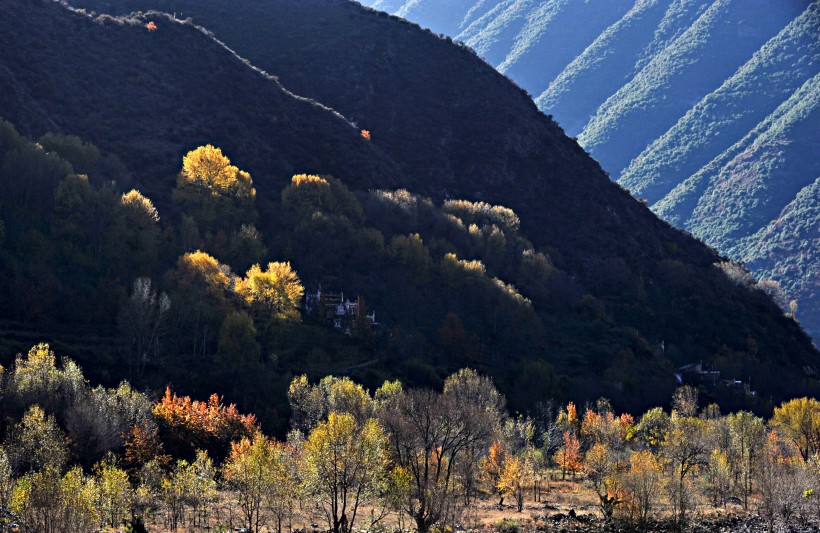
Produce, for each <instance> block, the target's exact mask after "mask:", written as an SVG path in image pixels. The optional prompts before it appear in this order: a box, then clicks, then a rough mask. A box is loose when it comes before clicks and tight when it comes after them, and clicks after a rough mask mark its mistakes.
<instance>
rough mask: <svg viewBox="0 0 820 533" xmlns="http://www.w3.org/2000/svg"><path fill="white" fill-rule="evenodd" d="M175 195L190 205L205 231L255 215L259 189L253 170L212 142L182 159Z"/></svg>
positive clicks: (180, 201) (235, 224) (244, 220)
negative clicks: (237, 163) (233, 161)
mask: <svg viewBox="0 0 820 533" xmlns="http://www.w3.org/2000/svg"><path fill="white" fill-rule="evenodd" d="M174 199H175V200H176V201H177V202H179V203H181V204H182V205H184V206H185V207H186V208H187V209H189V212H190V213H191V214H192V215H193V217H194V219H195V220H196V221H197V223H198V224H199V226H200V229H201V230H203V231H210V230H213V229H215V228H228V229H230V228H235V227H237V226H239V225H240V224H242V223H248V222H253V221H254V220H255V218H256V210H255V208H254V206H253V204H254V200H255V199H256V189H254V188H253V180H252V179H251V176H250V174H248V173H247V172H245V171H244V170H239V169H238V168H237V167H235V166H234V165H232V164H231V160H230V159H228V157H226V156H225V155H223V154H222V150H220V149H219V148H216V147H214V146H212V145H210V144H208V145H205V146H200V147H199V148H196V149H195V150H191V151H190V152H188V153H187V154H186V155H185V157H184V158H183V159H182V171H181V172H180V173H179V177H178V178H177V186H176V189H174Z"/></svg>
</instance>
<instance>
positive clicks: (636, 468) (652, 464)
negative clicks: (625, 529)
mask: <svg viewBox="0 0 820 533" xmlns="http://www.w3.org/2000/svg"><path fill="white" fill-rule="evenodd" d="M663 472H664V463H663V460H662V459H661V458H659V457H658V456H657V455H655V454H654V453H652V451H651V450H641V451H639V452H633V453H632V455H631V456H630V458H629V471H628V472H627V473H626V474H625V475H624V480H623V487H624V489H625V492H626V497H627V502H626V504H627V507H628V508H629V511H630V512H631V513H632V515H633V516H635V517H637V519H638V520H639V521H640V522H641V523H644V524H645V523H646V521H647V519H648V518H649V516H650V513H651V512H652V511H653V510H654V509H655V508H656V506H657V505H658V501H659V499H660V496H661V494H662V489H663Z"/></svg>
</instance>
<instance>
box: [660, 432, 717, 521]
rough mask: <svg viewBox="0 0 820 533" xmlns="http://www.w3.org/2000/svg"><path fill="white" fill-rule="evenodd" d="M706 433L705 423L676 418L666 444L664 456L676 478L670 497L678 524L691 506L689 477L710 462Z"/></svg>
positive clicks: (664, 444) (665, 441)
mask: <svg viewBox="0 0 820 533" xmlns="http://www.w3.org/2000/svg"><path fill="white" fill-rule="evenodd" d="M705 429H706V424H705V422H704V421H703V420H700V419H697V418H690V417H680V416H673V417H672V419H671V424H670V427H669V431H668V433H667V434H666V438H665V439H664V441H663V445H662V449H663V454H664V455H665V456H666V457H667V458H668V459H669V461H670V464H671V466H672V467H673V468H674V472H675V474H676V478H677V479H676V481H675V482H674V483H673V484H672V485H670V494H671V496H672V504H673V511H675V521H676V522H677V523H678V524H681V523H683V521H684V519H685V518H686V511H687V509H688V506H689V502H688V497H687V494H688V486H687V484H686V481H687V477H688V476H689V475H690V474H692V473H693V472H694V471H695V469H697V468H698V467H700V466H702V465H705V464H706V463H707V461H708V456H707V452H708V451H709V449H708V443H707V442H706V439H705Z"/></svg>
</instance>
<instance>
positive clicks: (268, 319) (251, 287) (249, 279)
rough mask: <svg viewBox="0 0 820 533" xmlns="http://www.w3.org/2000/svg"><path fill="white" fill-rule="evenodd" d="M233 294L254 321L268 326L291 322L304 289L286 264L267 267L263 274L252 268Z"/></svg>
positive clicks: (259, 268)
mask: <svg viewBox="0 0 820 533" xmlns="http://www.w3.org/2000/svg"><path fill="white" fill-rule="evenodd" d="M236 292H237V293H238V294H239V295H240V296H241V297H242V298H243V299H244V301H245V303H246V304H247V305H248V306H249V307H250V308H251V310H252V311H253V313H254V315H255V316H256V317H257V318H258V322H257V323H261V324H265V325H266V326H268V327H270V325H272V324H275V323H284V322H291V321H295V320H297V319H298V318H299V305H300V303H301V301H302V296H303V295H304V293H305V288H304V287H303V286H302V282H301V281H300V280H299V276H298V275H297V274H296V271H294V270H293V269H292V268H291V266H290V263H268V266H267V268H266V269H265V270H262V268H261V267H260V266H259V265H253V266H252V267H251V268H250V269H249V270H248V272H247V274H245V278H244V279H242V280H239V282H238V283H237V287H236Z"/></svg>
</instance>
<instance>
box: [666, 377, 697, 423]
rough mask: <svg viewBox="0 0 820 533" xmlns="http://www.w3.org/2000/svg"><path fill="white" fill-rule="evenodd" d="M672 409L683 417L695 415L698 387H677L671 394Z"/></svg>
mask: <svg viewBox="0 0 820 533" xmlns="http://www.w3.org/2000/svg"><path fill="white" fill-rule="evenodd" d="M672 410H673V411H675V412H677V413H678V415H679V416H683V417H693V416H695V415H697V414H698V389H696V388H695V387H693V386H691V385H684V386H682V387H678V388H677V389H676V390H675V393H674V394H673V395H672Z"/></svg>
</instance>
